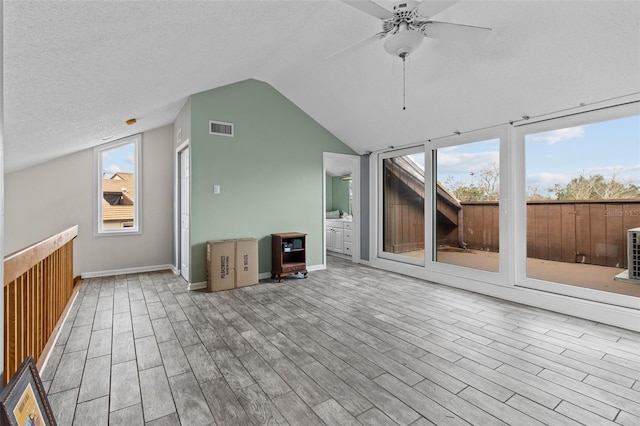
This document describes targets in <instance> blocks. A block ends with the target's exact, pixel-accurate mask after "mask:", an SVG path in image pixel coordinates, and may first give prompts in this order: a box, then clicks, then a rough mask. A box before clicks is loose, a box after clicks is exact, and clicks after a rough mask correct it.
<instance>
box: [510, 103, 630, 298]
mask: <svg viewBox="0 0 640 426" xmlns="http://www.w3.org/2000/svg"><path fill="white" fill-rule="evenodd" d="M521 137H522V138H523V140H524V164H525V170H526V177H525V179H526V180H525V182H526V200H524V202H525V203H526V207H525V215H526V222H525V224H526V225H525V226H526V228H525V229H526V277H525V278H524V279H523V282H524V283H525V285H527V286H529V287H534V288H538V289H542V290H547V291H554V292H561V293H564V294H568V295H575V296H580V297H585V298H590V299H594V300H598V299H600V298H601V297H603V296H602V295H601V294H602V293H600V292H607V293H613V294H619V295H626V296H634V297H640V284H638V281H635V282H633V280H631V279H629V278H630V277H629V276H628V272H627V269H628V268H629V265H628V262H629V250H630V247H629V245H628V241H627V237H628V233H629V230H631V229H634V228H638V227H640V115H631V116H626V117H622V118H614V119H599V116H598V115H596V116H595V117H594V116H593V115H591V116H589V115H587V116H584V117H576V118H572V119H567V120H557V121H552V122H548V123H539V124H538V125H531V126H523V127H522V136H521ZM593 290H596V291H597V293H596V292H594V291H593ZM598 294H600V295H598Z"/></svg>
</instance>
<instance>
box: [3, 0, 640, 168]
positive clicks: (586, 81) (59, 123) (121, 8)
mask: <svg viewBox="0 0 640 426" xmlns="http://www.w3.org/2000/svg"><path fill="white" fill-rule="evenodd" d="M378 3H379V4H381V5H383V6H385V7H387V8H390V7H391V5H392V4H393V2H389V1H379V2H378ZM437 20H440V21H445V22H456V23H462V24H468V25H477V26H483V27H490V28H492V29H493V31H492V33H491V35H490V36H489V37H488V38H487V39H486V40H485V41H484V42H483V43H482V44H480V45H474V46H467V45H460V44H456V43H447V42H444V41H438V40H431V39H426V40H425V42H424V43H423V44H422V46H421V47H420V48H419V50H418V51H416V52H414V53H413V54H412V55H411V56H410V57H409V58H408V60H407V75H406V84H407V98H406V102H407V110H406V111H403V110H402V62H401V60H400V59H398V58H394V57H392V56H390V55H389V54H387V53H386V52H385V51H384V49H383V47H382V41H378V42H376V43H374V44H371V45H368V46H366V47H363V48H361V49H360V50H357V51H355V52H353V53H352V54H350V55H346V56H341V57H338V58H335V59H332V60H327V59H326V57H327V56H328V55H330V54H332V53H334V52H336V51H338V50H340V49H342V48H344V47H346V46H349V45H351V44H353V43H356V42H358V41H361V40H363V39H365V38H367V37H369V36H371V35H373V34H374V33H376V32H378V31H380V24H379V21H378V20H376V19H375V18H372V17H370V16H368V15H365V14H364V13H362V12H360V11H359V10H357V9H354V8H353V7H350V6H348V5H346V4H344V3H341V2H338V1H289V2H287V1H237V0H236V1H208V2H205V1H153V2H152V1H144V2H132V1H126V2H123V1H87V2H80V1H64V2H42V1H24V0H21V1H5V2H4V22H3V31H4V58H3V59H4V60H3V66H4V78H5V81H4V92H5V93H4V97H5V99H4V102H5V105H4V113H5V117H4V123H5V135H4V140H5V171H6V172H11V171H14V170H18V169H21V168H24V167H28V166H30V165H34V164H37V163H40V162H43V161H47V160H50V159H52V158H55V157H59V156H62V155H65V154H69V153H72V152H75V151H78V150H81V149H86V148H90V147H92V146H95V145H98V144H100V143H103V141H102V138H103V137H106V136H113V138H114V139H117V138H121V137H124V136H127V135H130V134H133V133H138V132H141V131H145V130H149V129H152V128H156V127H159V126H163V125H166V124H170V123H171V122H173V120H174V119H175V117H176V114H177V112H178V110H179V109H180V108H181V107H182V105H183V104H184V102H185V100H186V99H187V98H188V96H190V95H192V94H194V93H197V92H201V91H204V90H208V89H212V88H215V87H218V86H222V85H226V84H229V83H233V82H236V81H240V80H244V79H247V78H255V79H258V80H262V81H265V82H267V83H269V84H271V85H272V86H274V87H275V88H276V89H277V90H279V91H280V92H281V93H282V94H283V95H285V96H286V97H288V98H289V99H290V100H291V101H293V102H294V103H296V104H297V105H298V106H299V107H300V108H301V109H303V110H304V111H305V112H306V113H307V114H309V115H310V116H311V117H313V118H314V119H315V120H317V121H318V122H319V123H320V124H321V125H323V126H324V127H325V128H327V129H328V130H329V131H331V132H332V133H333V134H335V135H336V136H337V137H338V138H340V139H341V140H342V141H344V142H345V143H346V144H348V145H349V146H351V147H352V148H353V149H354V150H356V151H357V152H359V153H363V152H366V151H375V150H379V149H383V148H385V147H387V146H389V145H395V146H400V145H406V144H410V143H413V142H418V141H423V140H426V139H432V138H436V137H441V136H445V135H449V134H451V133H453V132H454V131H461V132H465V131H469V130H472V129H476V128H481V127H485V126H490V125H495V124H499V123H504V122H507V121H509V120H514V119H517V118H519V117H520V116H522V115H524V114H527V115H530V116H536V115H539V114H545V113H549V112H553V111H557V110H562V109H566V108H571V107H575V106H577V105H579V104H580V103H592V102H597V101H601V100H605V99H610V98H616V97H621V96H626V98H625V99H629V97H631V98H634V97H635V99H637V98H638V94H639V93H640V78H639V76H640V2H639V1H630V2H623V1H615V2H610V1H496V2H486V1H462V2H460V3H458V4H456V5H454V6H452V7H451V8H449V9H447V10H445V11H444V12H442V13H441V14H439V15H437ZM132 117H135V118H137V119H138V123H137V124H135V125H134V126H127V125H125V123H124V122H125V120H126V119H128V118H132Z"/></svg>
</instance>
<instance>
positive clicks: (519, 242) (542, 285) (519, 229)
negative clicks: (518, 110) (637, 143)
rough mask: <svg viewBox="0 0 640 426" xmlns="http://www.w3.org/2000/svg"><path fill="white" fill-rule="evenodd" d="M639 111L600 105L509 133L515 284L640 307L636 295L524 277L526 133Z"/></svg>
mask: <svg viewBox="0 0 640 426" xmlns="http://www.w3.org/2000/svg"><path fill="white" fill-rule="evenodd" d="M638 114H640V103H637V102H636V103H632V104H628V105H622V106H614V107H610V108H603V109H600V110H595V111H589V112H583V113H578V114H573V115H570V116H566V117H559V118H553V119H547V120H542V121H538V122H533V123H525V124H521V125H516V126H515V128H514V134H513V143H512V144H511V145H513V147H514V150H513V164H514V165H515V167H514V169H515V171H516V172H515V173H514V182H513V184H514V185H515V188H514V201H515V205H514V213H515V214H514V215H513V216H514V217H515V229H514V237H515V247H514V249H515V250H514V253H515V262H516V264H515V270H516V275H515V285H516V286H518V287H524V288H529V289H534V290H541V291H545V292H550V293H555V294H561V295H564V296H570V297H575V298H579V299H584V300H585V301H595V302H601V303H606V304H609V305H615V306H621V307H627V308H633V309H640V300H639V299H638V298H637V297H633V296H628V295H623V294H617V293H610V292H607V291H602V290H596V289H590V288H583V287H577V286H573V285H569V284H563V283H558V282H553V281H545V280H540V279H535V278H529V277H528V276H527V214H526V213H527V208H526V203H527V197H526V193H527V178H526V140H525V139H526V136H527V135H529V134H536V133H542V132H548V131H552V130H558V129H565V128H569V127H576V126H584V125H589V124H592V123H597V122H602V121H609V120H615V119H620V118H624V117H630V116H633V115H638Z"/></svg>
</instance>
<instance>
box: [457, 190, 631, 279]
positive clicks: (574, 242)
mask: <svg viewBox="0 0 640 426" xmlns="http://www.w3.org/2000/svg"><path fill="white" fill-rule="evenodd" d="M461 204H462V216H463V218H464V219H463V227H464V241H465V242H466V243H467V247H468V248H470V249H476V250H488V251H494V252H495V251H498V249H499V240H498V215H499V207H498V204H497V203H496V202H478V203H461ZM636 227H640V201H636V200H602V201H601V200H593V201H592V200H589V201H555V200H554V201H550V200H545V201H530V202H528V203H527V256H528V257H533V258H537V259H546V260H553V261H558V262H570V263H588V264H592V265H601V266H612V267H618V268H627V229H631V228H636ZM447 243H448V244H450V245H455V244H456V243H457V241H456V240H454V239H453V238H449V239H447Z"/></svg>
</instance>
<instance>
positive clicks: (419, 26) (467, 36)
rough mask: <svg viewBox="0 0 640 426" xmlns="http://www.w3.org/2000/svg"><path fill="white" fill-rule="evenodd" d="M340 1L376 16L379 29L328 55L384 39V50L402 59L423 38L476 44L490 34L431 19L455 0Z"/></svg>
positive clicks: (487, 29)
mask: <svg viewBox="0 0 640 426" xmlns="http://www.w3.org/2000/svg"><path fill="white" fill-rule="evenodd" d="M341 1H342V2H343V3H346V4H348V5H349V6H353V7H355V8H356V9H359V10H361V11H362V12H364V13H367V14H369V15H371V16H373V17H375V18H378V19H380V20H381V21H382V31H381V32H379V33H377V34H374V35H373V36H371V37H369V38H367V39H365V40H363V41H361V42H359V43H356V44H354V45H351V46H349V47H347V48H345V49H343V50H341V51H338V52H336V53H334V54H333V55H330V56H329V57H330V58H331V57H334V56H337V55H340V56H342V54H344V53H347V52H350V51H352V50H355V49H358V48H360V47H363V46H366V45H368V44H370V43H373V42H374V41H376V40H380V39H383V38H386V40H385V42H384V49H385V50H386V51H387V52H388V53H389V54H391V55H393V56H399V57H400V58H402V59H403V60H404V59H405V58H406V57H407V56H408V55H409V54H410V53H412V52H413V51H414V50H416V49H417V48H418V47H419V46H420V44H421V43H422V40H423V39H424V38H425V37H430V38H435V39H441V40H447V41H456V42H463V43H478V42H481V41H482V40H484V39H485V38H486V37H487V36H488V35H489V34H490V33H491V29H490V28H484V27H476V26H471V25H462V24H454V23H449V22H439V21H434V20H433V19H432V17H433V16H435V15H437V14H438V13H440V12H442V11H444V10H445V9H448V8H449V7H451V6H453V5H454V4H456V3H458V1H457V0H456V1H431V0H423V1H422V2H418V1H414V0H405V1H399V2H397V3H395V4H394V5H393V10H388V9H385V8H384V7H382V6H380V5H378V4H376V3H374V2H372V1H370V0H341Z"/></svg>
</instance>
